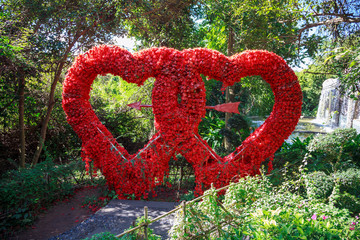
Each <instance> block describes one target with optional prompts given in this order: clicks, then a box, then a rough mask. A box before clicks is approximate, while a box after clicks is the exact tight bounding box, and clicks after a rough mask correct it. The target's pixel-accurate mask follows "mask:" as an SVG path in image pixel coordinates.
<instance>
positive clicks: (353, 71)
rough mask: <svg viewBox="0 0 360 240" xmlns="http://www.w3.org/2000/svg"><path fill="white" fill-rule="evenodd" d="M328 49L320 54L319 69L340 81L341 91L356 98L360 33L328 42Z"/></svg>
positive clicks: (359, 90)
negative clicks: (334, 41) (338, 41)
mask: <svg viewBox="0 0 360 240" xmlns="http://www.w3.org/2000/svg"><path fill="white" fill-rule="evenodd" d="M329 45H330V46H329V47H330V49H329V50H328V51H327V52H326V53H325V54H324V55H323V56H320V57H319V58H320V59H319V61H321V60H322V61H323V63H322V65H321V69H322V70H323V71H326V72H328V74H329V75H332V76H334V77H336V78H338V79H339V80H340V81H341V91H342V93H343V94H347V95H348V96H350V97H351V98H354V99H358V97H359V95H358V94H359V92H360V86H359V71H360V67H359V65H360V50H359V49H360V34H359V33H357V34H354V35H351V36H350V37H348V38H347V39H345V40H344V41H343V42H340V43H332V44H329Z"/></svg>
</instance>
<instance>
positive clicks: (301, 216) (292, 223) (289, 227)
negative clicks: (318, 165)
mask: <svg viewBox="0 0 360 240" xmlns="http://www.w3.org/2000/svg"><path fill="white" fill-rule="evenodd" d="M319 176H322V177H324V175H322V174H319ZM182 209H183V208H182ZM357 219H358V216H355V217H352V216H351V215H350V212H349V210H347V209H340V208H338V207H336V206H334V205H333V204H331V203H325V202H323V201H321V200H319V199H316V198H313V199H310V198H304V197H303V196H301V195H299V194H298V193H297V192H294V193H292V192H289V191H287V190H286V189H281V188H274V186H273V185H272V184H271V183H270V182H269V181H268V180H267V178H266V177H262V178H261V177H247V178H246V179H240V182H239V183H237V184H231V185H230V186H229V188H228V189H227V191H226V193H225V198H224V200H223V201H220V200H219V198H218V196H217V193H216V191H215V189H210V190H208V191H207V192H205V193H204V198H203V201H201V202H197V203H194V204H189V205H186V208H185V212H183V210H179V211H178V212H177V215H176V220H175V224H174V226H173V227H172V229H171V231H170V234H171V239H179V238H183V239H192V238H196V239H243V237H245V236H246V237H250V238H251V239H259V240H260V239H356V238H357V237H358V236H360V228H359V224H358V223H357V221H358V220H357Z"/></svg>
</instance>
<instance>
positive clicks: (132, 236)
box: [120, 216, 161, 240]
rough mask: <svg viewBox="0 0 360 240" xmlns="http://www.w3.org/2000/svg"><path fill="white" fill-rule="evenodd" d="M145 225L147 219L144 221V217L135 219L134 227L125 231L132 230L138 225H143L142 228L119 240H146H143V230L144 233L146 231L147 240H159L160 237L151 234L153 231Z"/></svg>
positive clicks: (147, 221)
mask: <svg viewBox="0 0 360 240" xmlns="http://www.w3.org/2000/svg"><path fill="white" fill-rule="evenodd" d="M147 224H149V219H145V217H144V216H142V217H139V218H137V219H136V221H135V225H134V226H131V227H129V228H128V229H126V230H125V231H127V230H131V229H133V228H135V227H137V226H140V225H144V228H139V229H137V230H134V231H132V232H131V233H129V234H127V235H125V236H123V237H122V238H120V239H129V240H137V239H146V238H145V228H146V231H147V239H149V240H159V239H161V237H160V236H159V235H156V234H154V233H153V230H152V229H151V228H149V226H148V225H147Z"/></svg>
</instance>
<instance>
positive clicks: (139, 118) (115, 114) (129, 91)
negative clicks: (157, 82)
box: [91, 75, 154, 153]
mask: <svg viewBox="0 0 360 240" xmlns="http://www.w3.org/2000/svg"><path fill="white" fill-rule="evenodd" d="M153 84H154V79H149V80H147V81H146V82H145V84H144V85H143V86H140V87H139V86H137V85H136V84H133V83H127V82H126V81H124V80H122V79H121V78H120V77H118V76H111V75H107V76H99V77H98V78H97V79H96V80H95V81H94V84H93V85H92V87H93V90H92V91H91V105H92V107H93V108H94V109H95V113H96V115H97V116H98V117H99V119H100V120H101V121H102V122H103V123H104V124H105V126H106V127H107V128H108V129H109V131H110V132H111V133H112V134H113V135H114V136H115V138H116V139H117V140H118V141H119V142H121V143H122V144H123V146H124V147H126V149H128V150H129V151H130V152H132V153H133V152H136V151H137V150H138V149H139V148H140V147H142V146H143V145H144V143H145V142H146V141H147V140H148V138H149V136H150V135H151V134H153V133H154V115H153V113H152V109H149V108H145V109H144V108H143V109H142V110H141V111H138V110H135V109H132V108H130V107H128V106H127V104H130V103H133V102H138V101H141V102H142V104H151V93H152V88H153Z"/></svg>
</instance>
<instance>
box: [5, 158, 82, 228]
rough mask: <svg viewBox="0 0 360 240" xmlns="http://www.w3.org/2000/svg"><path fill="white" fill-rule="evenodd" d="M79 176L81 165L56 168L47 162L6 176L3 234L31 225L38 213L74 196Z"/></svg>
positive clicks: (73, 164)
mask: <svg viewBox="0 0 360 240" xmlns="http://www.w3.org/2000/svg"><path fill="white" fill-rule="evenodd" d="M76 172H84V164H83V163H82V162H79V161H74V162H71V163H70V164H67V165H55V164H54V163H53V162H51V161H45V162H42V163H39V164H37V165H36V166H35V167H34V168H26V169H19V170H11V171H9V172H7V173H6V174H4V175H3V176H2V177H1V181H0V212H1V213H3V216H5V217H4V218H2V219H1V222H0V233H1V234H5V233H6V231H9V230H11V228H12V227H15V226H17V227H23V226H25V225H27V224H31V223H32V221H33V220H34V219H35V213H37V212H38V211H40V210H41V209H43V208H45V207H47V206H48V205H49V204H50V203H51V202H53V201H55V200H58V199H61V198H63V197H64V196H66V195H69V194H71V193H72V192H73V186H74V184H76V182H75V181H76V180H77V179H76V174H77V173H76Z"/></svg>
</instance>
